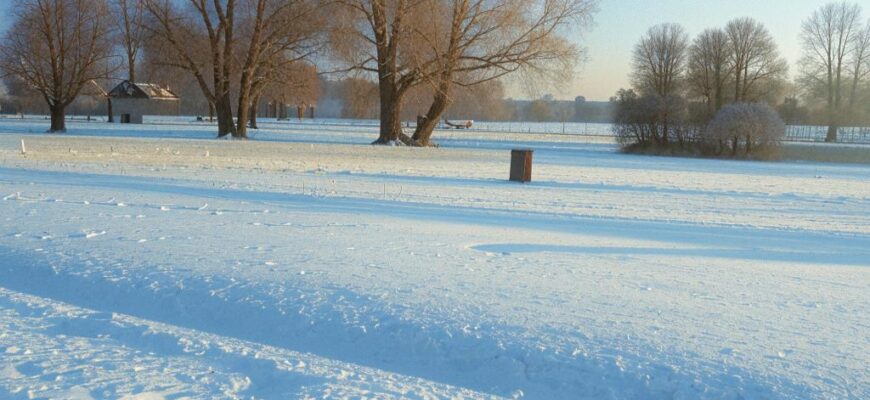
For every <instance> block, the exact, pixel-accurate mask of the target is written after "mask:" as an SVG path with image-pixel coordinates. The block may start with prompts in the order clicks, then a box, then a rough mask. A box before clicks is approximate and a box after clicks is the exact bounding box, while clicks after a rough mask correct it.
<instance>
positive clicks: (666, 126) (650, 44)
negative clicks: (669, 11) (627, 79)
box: [632, 24, 689, 147]
mask: <svg viewBox="0 0 870 400" xmlns="http://www.w3.org/2000/svg"><path fill="white" fill-rule="evenodd" d="M688 48H689V36H688V35H687V34H686V31H685V30H684V29H683V27H682V26H680V25H677V24H661V25H656V26H654V27H652V28H650V29H649V30H648V31H647V33H646V35H644V36H643V37H642V38H641V40H640V42H638V44H637V45H636V46H635V48H634V55H633V72H632V80H633V82H634V86H635V88H636V89H638V91H639V92H640V93H641V95H643V97H655V99H645V104H647V105H649V106H650V107H652V108H651V110H652V111H654V112H655V113H656V115H657V117H656V118H655V120H656V121H658V122H659V124H658V125H657V126H655V128H656V129H655V130H654V131H653V132H651V133H652V135H651V137H652V138H653V139H654V140H655V141H656V142H657V144H659V145H661V146H664V147H667V146H668V145H669V143H670V142H671V139H672V137H673V139H676V141H678V142H680V143H682V142H683V141H684V136H683V131H682V129H681V127H680V125H681V124H679V123H675V122H679V121H682V119H683V118H682V115H681V114H682V112H683V111H684V108H685V102H684V101H682V92H683V89H684V87H685V85H684V83H685V71H686V62H687V58H688Z"/></svg>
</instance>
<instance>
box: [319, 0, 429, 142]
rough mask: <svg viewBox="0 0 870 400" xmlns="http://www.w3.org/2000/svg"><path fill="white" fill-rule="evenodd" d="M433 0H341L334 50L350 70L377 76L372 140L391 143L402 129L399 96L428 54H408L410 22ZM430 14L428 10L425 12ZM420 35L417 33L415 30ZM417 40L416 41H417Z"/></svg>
mask: <svg viewBox="0 0 870 400" xmlns="http://www.w3.org/2000/svg"><path fill="white" fill-rule="evenodd" d="M434 1H435V0H340V1H339V3H340V4H341V7H339V8H338V9H337V10H336V11H337V13H336V15H337V16H338V17H339V21H340V24H338V25H337V26H336V28H335V29H334V30H333V32H332V36H333V37H332V44H333V46H332V48H333V53H334V54H335V55H336V56H337V57H338V58H339V59H341V60H342V61H343V62H345V63H347V64H349V65H350V66H349V69H350V70H356V71H364V72H367V73H371V74H374V75H375V76H376V79H377V82H378V99H379V102H380V111H379V113H380V132H379V134H378V139H377V140H375V142H374V144H387V143H394V142H396V141H398V140H400V136H401V135H403V133H402V121H401V111H402V100H403V98H404V97H405V95H406V94H407V93H408V90H410V89H411V88H412V87H414V86H415V85H417V84H419V83H420V82H421V79H422V76H423V75H424V74H427V73H430V72H429V71H427V70H426V64H428V62H429V61H430V60H427V61H422V62H421V60H420V59H419V58H413V57H409V56H408V54H406V52H407V51H409V50H410V49H413V48H414V47H416V44H415V43H414V40H415V38H414V26H415V24H416V23H417V22H418V21H422V19H415V17H414V16H415V14H416V15H420V16H421V18H425V16H422V15H421V14H420V13H422V12H423V9H424V7H423V6H424V5H425V4H426V3H427V2H428V3H432V2H434ZM428 17H431V16H428ZM417 38H419V36H417ZM417 44H419V43H417Z"/></svg>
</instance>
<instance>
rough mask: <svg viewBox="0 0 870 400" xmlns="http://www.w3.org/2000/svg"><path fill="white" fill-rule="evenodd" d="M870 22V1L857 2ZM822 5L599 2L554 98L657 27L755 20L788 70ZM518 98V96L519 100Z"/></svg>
mask: <svg viewBox="0 0 870 400" xmlns="http://www.w3.org/2000/svg"><path fill="white" fill-rule="evenodd" d="M857 2H858V3H859V4H861V5H862V6H863V7H864V10H865V13H864V17H865V18H867V17H870V0H857ZM11 3H12V1H11V0H0V15H3V17H2V18H0V29H3V30H5V28H6V26H7V25H8V23H9V18H8V15H9V12H10V11H11V8H12V6H11ZM824 3H826V1H823V0H601V3H600V11H599V12H598V14H596V16H595V26H593V27H592V30H591V31H588V32H586V33H585V34H584V35H583V36H582V37H580V38H578V40H577V41H578V43H580V44H582V45H583V46H585V47H586V48H587V49H588V55H589V61H588V62H587V63H586V65H585V66H584V67H583V68H582V69H581V70H580V71H579V74H578V75H577V77H576V78H575V79H574V82H572V83H571V85H565V86H564V87H563V89H562V90H561V92H557V93H554V94H555V95H556V96H557V97H561V98H573V97H574V96H577V95H584V96H586V97H587V98H589V99H590V100H606V99H608V98H609V97H610V96H611V95H613V94H614V93H615V92H616V90H617V89H619V88H621V87H627V86H628V73H629V67H630V65H629V63H630V60H631V50H632V48H633V47H634V44H635V43H636V42H637V40H638V39H639V38H640V37H641V36H642V35H643V34H644V32H646V30H647V29H648V28H649V27H651V26H653V25H656V24H659V23H664V22H675V23H679V24H681V25H683V26H684V27H685V28H686V29H687V30H688V31H689V34H690V35H693V36H694V35H696V34H698V33H699V32H701V31H702V30H704V29H705V28H709V27H717V26H724V25H725V24H726V23H727V22H728V21H729V20H731V19H733V18H738V17H744V16H748V17H753V18H755V19H757V20H759V21H761V22H762V23H764V24H765V25H766V26H767V28H768V29H769V30H770V32H771V34H772V35H773V37H774V39H775V40H776V42H777V43H778V44H779V46H780V51H781V52H782V54H783V56H785V57H786V58H787V59H788V60H789V63H790V64H791V66H792V72H794V68H795V67H794V66H795V63H796V62H797V60H798V58H800V44H799V41H798V33H799V31H800V25H801V22H802V21H803V20H805V19H806V18H807V17H808V16H809V15H810V14H812V12H813V11H814V10H815V9H817V8H819V7H820V6H821V5H823V4H824ZM518 96H519V95H518Z"/></svg>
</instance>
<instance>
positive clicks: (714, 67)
mask: <svg viewBox="0 0 870 400" xmlns="http://www.w3.org/2000/svg"><path fill="white" fill-rule="evenodd" d="M730 48H731V44H730V42H729V40H728V35H727V34H726V33H725V31H724V30H722V29H707V30H705V31H703V32H701V34H700V35H698V37H697V38H695V41H694V42H693V43H692V46H691V47H690V48H689V64H688V73H687V82H688V85H689V90H690V92H691V93H692V94H693V95H695V96H701V97H703V98H704V101H705V102H706V104H707V112H708V116H709V117H712V116H713V115H715V114H716V112H717V111H719V110H720V109H721V108H722V106H723V105H725V98H726V97H725V96H726V91H727V89H726V87H727V85H728V83H729V81H730V80H731V79H732V73H733V72H734V66H733V64H731V62H730Z"/></svg>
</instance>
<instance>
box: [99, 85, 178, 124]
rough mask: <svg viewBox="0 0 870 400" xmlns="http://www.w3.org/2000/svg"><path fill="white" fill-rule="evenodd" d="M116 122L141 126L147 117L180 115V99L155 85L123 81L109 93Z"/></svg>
mask: <svg viewBox="0 0 870 400" xmlns="http://www.w3.org/2000/svg"><path fill="white" fill-rule="evenodd" d="M109 98H110V99H111V101H112V113H113V114H114V116H115V117H114V120H115V122H119V123H122V124H141V123H142V117H143V116H145V115H178V107H179V100H180V98H179V97H178V96H176V95H175V93H172V92H171V91H170V90H169V89H166V88H163V87H160V85H157V84H153V83H133V82H130V81H123V82H121V83H120V84H118V86H115V88H114V89H112V90H111V91H110V92H109Z"/></svg>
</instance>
